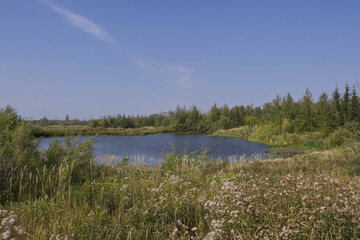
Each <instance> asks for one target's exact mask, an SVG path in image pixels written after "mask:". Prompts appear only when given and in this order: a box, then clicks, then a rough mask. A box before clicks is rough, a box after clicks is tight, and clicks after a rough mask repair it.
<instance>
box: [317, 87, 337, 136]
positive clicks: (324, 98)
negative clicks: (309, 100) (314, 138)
mask: <svg viewBox="0 0 360 240" xmlns="http://www.w3.org/2000/svg"><path fill="white" fill-rule="evenodd" d="M315 108H316V122H317V125H318V127H319V130H320V131H322V132H323V133H325V134H328V133H329V132H330V130H331V127H332V118H333V116H332V111H331V104H330V102H329V96H328V95H327V94H326V93H322V94H321V95H320V97H319V101H318V102H317V103H316V105H315Z"/></svg>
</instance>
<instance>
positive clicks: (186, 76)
mask: <svg viewBox="0 0 360 240" xmlns="http://www.w3.org/2000/svg"><path fill="white" fill-rule="evenodd" d="M134 62H135V64H136V65H137V66H138V67H139V68H140V69H141V70H143V71H146V72H150V73H156V74H161V75H163V76H165V77H169V76H170V78H173V79H174V80H176V82H177V85H178V86H180V87H183V88H193V87H194V84H193V81H192V79H191V78H190V76H191V75H192V73H193V71H192V70H191V69H189V68H187V67H184V66H183V65H165V64H159V63H154V62H150V61H145V60H143V59H140V58H135V59H134Z"/></svg>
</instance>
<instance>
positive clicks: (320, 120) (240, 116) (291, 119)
mask: <svg viewBox="0 0 360 240" xmlns="http://www.w3.org/2000/svg"><path fill="white" fill-rule="evenodd" d="M359 99H360V98H359V96H358V94H357V91H356V86H353V87H351V88H350V87H349V85H348V84H346V85H345V88H344V91H343V92H340V90H339V88H338V87H336V88H335V90H334V91H333V93H332V94H331V95H328V94H327V93H322V94H321V95H320V96H319V98H318V99H314V97H313V96H312V94H311V91H310V90H309V89H307V90H306V91H305V94H304V95H303V97H302V98H301V99H299V100H298V101H295V100H294V99H293V97H292V96H291V95H290V93H289V94H287V95H286V96H285V97H281V96H279V95H277V96H276V97H275V98H274V99H273V100H272V101H271V102H268V103H265V104H264V105H263V106H262V107H253V106H252V105H247V106H243V105H241V106H234V107H232V108H229V107H228V106H227V105H226V104H225V105H224V106H221V107H218V106H217V105H216V104H214V105H213V106H212V107H211V109H210V111H209V112H207V113H203V112H201V111H200V110H199V109H198V108H197V107H196V106H195V105H193V106H192V107H190V108H186V107H179V106H178V107H176V109H175V110H174V111H169V112H165V113H160V114H152V115H149V116H126V115H116V116H104V117H102V118H100V119H92V120H89V121H79V120H69V119H67V120H65V121H60V120H56V121H55V120H46V119H41V120H38V121H34V122H33V123H35V124H36V125H38V126H48V125H52V124H56V125H67V124H68V125H70V124H79V125H84V124H88V126H89V127H91V128H99V127H100V128H138V127H144V126H153V127H166V128H169V129H171V130H172V131H174V132H178V133H181V132H193V133H210V132H214V131H216V130H219V129H229V128H235V127H240V126H244V125H249V126H253V127H256V126H259V125H263V124H271V125H272V126H273V127H274V128H275V129H276V131H277V133H278V134H281V133H283V132H288V133H301V132H312V131H319V132H322V133H324V134H328V133H330V132H331V131H333V130H334V129H336V128H338V127H341V126H344V125H346V124H348V123H352V122H357V123H359V122H360V103H359Z"/></svg>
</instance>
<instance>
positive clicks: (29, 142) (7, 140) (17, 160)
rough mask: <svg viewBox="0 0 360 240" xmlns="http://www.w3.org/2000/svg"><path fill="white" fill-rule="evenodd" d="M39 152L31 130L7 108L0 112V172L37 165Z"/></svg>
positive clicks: (12, 110) (14, 112)
mask: <svg viewBox="0 0 360 240" xmlns="http://www.w3.org/2000/svg"><path fill="white" fill-rule="evenodd" d="M39 161H40V159H39V152H38V150H37V141H35V139H34V137H33V135H32V130H31V128H30V127H29V125H28V123H26V122H24V121H22V120H21V119H20V117H19V116H18V115H17V113H16V111H15V110H14V109H12V108H11V107H9V106H7V107H6V108H5V109H1V110H0V170H2V171H4V170H5V169H8V168H10V167H11V168H23V167H25V166H26V165H27V166H28V168H30V167H33V166H36V165H37V164H39Z"/></svg>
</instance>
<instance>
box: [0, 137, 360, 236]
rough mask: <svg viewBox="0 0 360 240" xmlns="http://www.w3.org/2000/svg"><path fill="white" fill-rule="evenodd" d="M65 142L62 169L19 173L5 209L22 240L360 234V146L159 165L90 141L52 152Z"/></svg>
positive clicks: (4, 194)
mask: <svg viewBox="0 0 360 240" xmlns="http://www.w3.org/2000/svg"><path fill="white" fill-rule="evenodd" d="M61 146H62V147H63V148H62V149H63V150H64V151H65V153H63V155H59V156H58V159H62V160H61V161H59V162H58V163H57V164H56V165H54V166H53V167H52V168H49V167H48V166H47V165H43V166H37V167H36V170H35V171H34V172H32V173H30V172H28V171H27V170H26V167H24V168H23V169H13V170H12V171H13V174H9V176H13V178H12V179H11V184H9V185H7V186H8V187H7V188H6V190H5V191H3V192H2V197H3V201H2V202H3V205H2V206H1V208H2V209H6V210H7V211H13V215H15V214H16V215H17V220H16V222H15V223H14V226H16V229H17V230H18V228H19V227H21V229H23V231H24V233H23V234H22V235H21V236H20V237H19V238H18V239H51V236H58V237H59V239H66V237H68V238H71V239H169V238H170V239H190V238H191V239H204V238H206V239H235V238H236V239H359V238H360V223H359V218H360V177H359V174H360V157H359V156H360V144H358V143H354V144H351V145H347V146H343V147H341V148H338V149H333V150H329V151H324V152H313V153H309V154H305V155H301V156H295V157H292V158H289V159H272V160H268V161H250V162H248V163H245V162H243V161H242V160H241V159H239V161H232V162H231V163H227V162H217V161H215V162H208V161H207V160H206V155H202V156H199V157H196V158H195V157H190V156H187V155H182V156H175V155H169V156H168V157H167V158H166V160H165V163H164V165H163V166H159V167H157V168H148V167H142V166H126V165H122V166H120V165H109V166H104V165H102V166H98V165H93V164H92V163H91V162H89V161H87V160H86V159H84V158H83V157H82V156H84V154H85V153H89V152H87V150H86V149H87V147H86V146H83V145H80V147H81V146H82V147H81V149H78V148H77V147H75V146H73V147H70V146H67V147H66V146H65V145H59V146H57V147H56V148H55V147H54V148H53V149H52V150H50V151H52V154H54V153H55V152H56V151H60V150H59V149H61ZM88 146H89V145H88ZM56 149H57V150H56ZM55 150H56V151H55ZM50 153H51V152H48V153H47V154H48V155H51V154H50ZM71 154H72V155H71ZM85 155H86V154H85ZM69 156H71V160H70V158H68V157H69ZM87 159H88V158H87ZM68 160H70V161H68ZM67 161H68V162H67ZM80 163H82V164H80ZM84 163H85V164H84ZM79 164H80V165H79ZM77 166H81V167H80V168H77ZM15 173H19V174H18V175H17V174H15ZM21 173H22V174H21ZM16 176H17V177H16ZM4 200H5V201H4ZM12 231H13V232H14V234H15V228H14V227H12ZM53 239H55V238H53Z"/></svg>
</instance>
